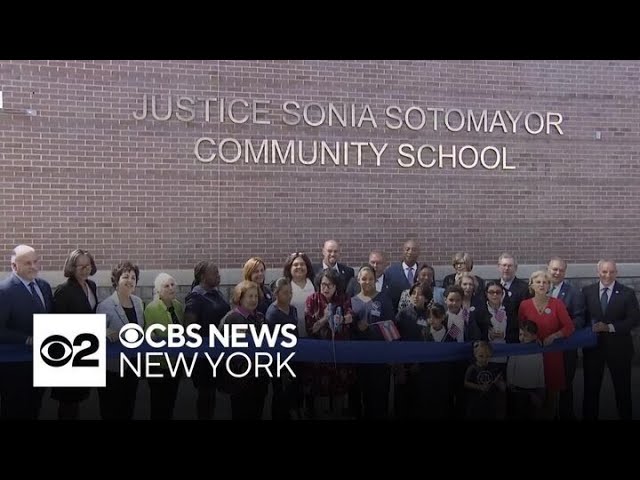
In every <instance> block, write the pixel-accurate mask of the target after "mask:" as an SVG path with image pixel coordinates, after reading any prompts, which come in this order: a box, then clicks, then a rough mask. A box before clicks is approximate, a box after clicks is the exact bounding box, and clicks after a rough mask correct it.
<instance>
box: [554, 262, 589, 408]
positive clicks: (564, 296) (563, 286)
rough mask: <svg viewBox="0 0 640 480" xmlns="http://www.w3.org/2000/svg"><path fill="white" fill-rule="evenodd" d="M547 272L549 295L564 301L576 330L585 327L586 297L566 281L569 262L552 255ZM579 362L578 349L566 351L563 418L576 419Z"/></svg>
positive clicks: (562, 395)
mask: <svg viewBox="0 0 640 480" xmlns="http://www.w3.org/2000/svg"><path fill="white" fill-rule="evenodd" d="M547 273H548V274H549V276H550V277H551V287H550V290H549V296H550V297H553V298H557V299H559V300H561V301H562V303H564V305H565V307H567V311H568V312H569V316H570V317H571V320H572V321H573V325H574V326H575V327H576V330H579V329H581V328H583V327H584V297H583V296H582V292H581V291H580V290H579V289H577V288H576V287H574V286H573V285H571V284H570V283H568V282H566V281H565V279H564V278H565V275H566V273H567V262H566V260H564V259H563V258H561V257H552V258H551V259H549V263H548V264H547ZM577 362H578V351H577V350H565V351H564V375H565V382H566V389H565V390H564V391H562V392H560V408H559V416H560V419H561V420H575V418H576V417H575V413H574V411H573V378H574V377H575V374H576V365H577Z"/></svg>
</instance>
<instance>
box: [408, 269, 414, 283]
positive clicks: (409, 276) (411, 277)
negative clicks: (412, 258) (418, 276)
mask: <svg viewBox="0 0 640 480" xmlns="http://www.w3.org/2000/svg"><path fill="white" fill-rule="evenodd" d="M407 280H409V285H413V267H409V270H408V271H407Z"/></svg>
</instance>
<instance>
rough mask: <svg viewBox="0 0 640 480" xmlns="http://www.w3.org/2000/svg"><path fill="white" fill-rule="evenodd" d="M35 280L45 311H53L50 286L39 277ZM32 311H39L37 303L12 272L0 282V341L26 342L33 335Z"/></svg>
mask: <svg viewBox="0 0 640 480" xmlns="http://www.w3.org/2000/svg"><path fill="white" fill-rule="evenodd" d="M35 281H36V283H37V284H38V287H39V288H40V291H41V292H42V296H43V297H44V304H45V309H46V311H47V313H51V312H53V294H52V293H51V286H49V284H48V283H47V282H46V281H45V280H42V279H41V278H36V280H35ZM34 313H40V312H39V310H38V304H37V303H36V300H35V299H34V298H33V296H32V295H31V292H30V291H29V289H28V288H26V287H25V286H24V285H23V283H22V282H21V281H20V279H19V278H18V277H17V276H16V275H15V274H14V273H12V274H11V275H10V276H9V277H7V278H6V279H4V280H3V281H2V282H0V343H22V344H24V343H26V341H27V338H28V337H32V336H33V314H34Z"/></svg>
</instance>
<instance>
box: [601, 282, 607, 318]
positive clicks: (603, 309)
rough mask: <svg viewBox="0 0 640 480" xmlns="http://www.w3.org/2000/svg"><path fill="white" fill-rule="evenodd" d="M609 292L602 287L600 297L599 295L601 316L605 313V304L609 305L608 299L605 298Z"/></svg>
mask: <svg viewBox="0 0 640 480" xmlns="http://www.w3.org/2000/svg"><path fill="white" fill-rule="evenodd" d="M608 291H609V287H604V288H603V289H602V295H600V308H602V314H603V315H604V313H605V312H606V311H607V303H609V299H608V297H607V292H608Z"/></svg>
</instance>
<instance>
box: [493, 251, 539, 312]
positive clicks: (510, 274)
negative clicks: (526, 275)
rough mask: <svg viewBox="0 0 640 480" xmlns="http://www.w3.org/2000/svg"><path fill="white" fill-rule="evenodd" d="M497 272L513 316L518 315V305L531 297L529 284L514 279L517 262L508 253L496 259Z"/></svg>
mask: <svg viewBox="0 0 640 480" xmlns="http://www.w3.org/2000/svg"><path fill="white" fill-rule="evenodd" d="M498 270H499V271H500V278H499V281H500V284H501V285H502V288H504V290H505V293H506V295H507V296H508V297H509V302H510V303H511V306H512V308H513V309H514V312H515V314H516V315H518V309H519V308H520V303H521V302H522V301H523V300H525V299H527V298H529V297H530V296H531V293H530V292H529V282H528V281H526V280H522V279H520V278H518V277H516V272H517V271H518V262H516V259H515V257H514V256H513V255H511V254H510V253H506V252H505V253H503V254H502V255H500V257H498Z"/></svg>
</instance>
